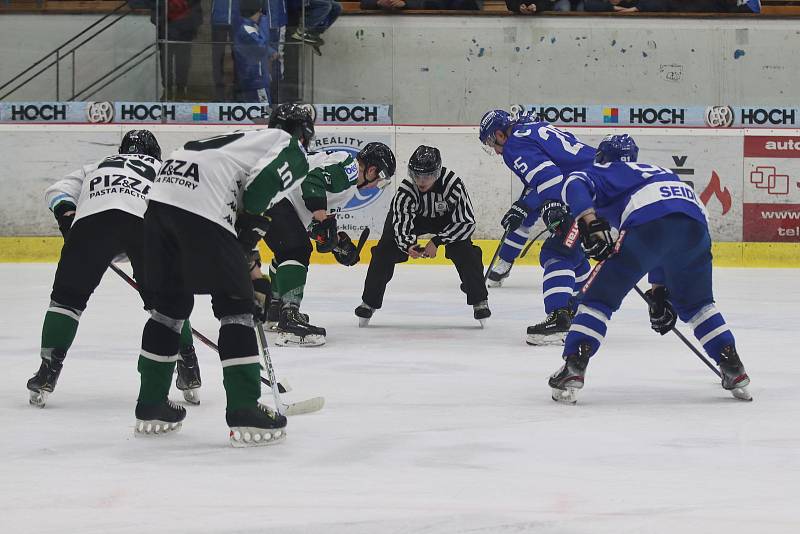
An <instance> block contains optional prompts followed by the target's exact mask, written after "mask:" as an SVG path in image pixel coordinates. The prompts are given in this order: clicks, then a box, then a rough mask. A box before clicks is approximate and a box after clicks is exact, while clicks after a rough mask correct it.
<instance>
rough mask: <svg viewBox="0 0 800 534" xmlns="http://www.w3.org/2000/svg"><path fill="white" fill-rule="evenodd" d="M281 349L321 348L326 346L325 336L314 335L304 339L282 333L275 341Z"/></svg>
mask: <svg viewBox="0 0 800 534" xmlns="http://www.w3.org/2000/svg"><path fill="white" fill-rule="evenodd" d="M275 344H276V345H278V346H279V347H320V346H322V345H324V344H325V336H322V335H318V334H313V335H308V336H304V337H300V336H296V335H294V334H287V333H286V332H281V333H279V334H278V337H277V338H276V339H275Z"/></svg>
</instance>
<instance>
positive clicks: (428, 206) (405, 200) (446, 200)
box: [391, 167, 475, 252]
mask: <svg viewBox="0 0 800 534" xmlns="http://www.w3.org/2000/svg"><path fill="white" fill-rule="evenodd" d="M391 210H392V223H393V225H394V240H395V243H396V244H397V246H398V247H399V248H400V250H402V251H403V252H406V251H408V247H410V246H411V245H413V244H414V243H416V242H417V236H416V234H415V233H414V231H415V230H414V218H416V217H418V216H421V217H428V218H440V217H446V218H448V219H449V220H450V222H449V223H448V224H447V225H446V226H445V228H444V230H442V231H441V232H440V233H439V234H438V235H436V236H435V237H433V239H432V241H433V242H434V243H436V245H437V246H438V245H441V244H442V243H454V242H456V241H464V240H466V239H469V237H470V236H471V235H472V233H473V232H474V231H475V213H474V212H473V210H472V202H471V201H470V199H469V195H468V194H467V189H466V187H464V182H463V181H462V180H461V178H459V177H458V176H456V174H455V173H454V172H453V171H450V170H448V169H447V168H446V167H442V172H441V174H440V175H439V178H438V179H437V180H436V183H434V185H433V187H431V188H430V189H429V190H428V191H427V192H425V193H421V192H420V191H419V189H418V188H417V186H416V184H415V183H414V181H413V180H411V179H410V178H406V179H405V180H403V181H402V182H401V183H400V187H398V189H397V193H395V195H394V198H393V199H392V207H391Z"/></svg>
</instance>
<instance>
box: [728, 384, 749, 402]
mask: <svg viewBox="0 0 800 534" xmlns="http://www.w3.org/2000/svg"><path fill="white" fill-rule="evenodd" d="M730 392H731V395H733V397H734V398H735V399H739V400H741V401H747V402H750V401H752V400H753V396H752V395H750V392H749V391H748V390H747V386H743V387H739V388H733V389H732V390H730Z"/></svg>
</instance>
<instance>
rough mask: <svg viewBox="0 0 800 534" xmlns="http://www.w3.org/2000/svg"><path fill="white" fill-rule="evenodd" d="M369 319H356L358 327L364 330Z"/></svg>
mask: <svg viewBox="0 0 800 534" xmlns="http://www.w3.org/2000/svg"><path fill="white" fill-rule="evenodd" d="M369 320H370V318H369V317H359V318H358V327H359V328H364V327H365V326H369Z"/></svg>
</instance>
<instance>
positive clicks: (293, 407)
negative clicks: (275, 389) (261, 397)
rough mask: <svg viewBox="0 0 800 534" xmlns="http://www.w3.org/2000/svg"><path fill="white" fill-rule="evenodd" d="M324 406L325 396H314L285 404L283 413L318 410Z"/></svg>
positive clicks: (295, 413) (303, 412) (297, 413)
mask: <svg viewBox="0 0 800 534" xmlns="http://www.w3.org/2000/svg"><path fill="white" fill-rule="evenodd" d="M323 406H325V397H314V398H311V399H306V400H303V401H299V402H292V403H290V404H284V405H283V407H284V410H283V415H286V416H291V415H302V414H305V413H313V412H318V411H320V410H321V409H322V407H323Z"/></svg>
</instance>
